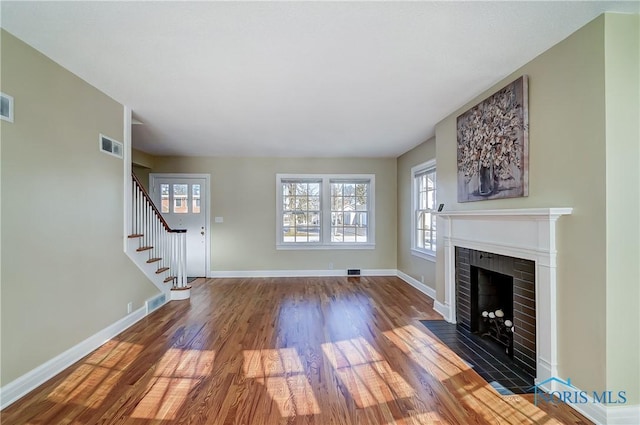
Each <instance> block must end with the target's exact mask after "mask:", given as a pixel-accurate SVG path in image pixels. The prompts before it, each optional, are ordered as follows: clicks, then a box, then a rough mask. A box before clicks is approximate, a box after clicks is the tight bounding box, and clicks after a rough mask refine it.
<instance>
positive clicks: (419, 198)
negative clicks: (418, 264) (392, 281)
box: [411, 160, 437, 259]
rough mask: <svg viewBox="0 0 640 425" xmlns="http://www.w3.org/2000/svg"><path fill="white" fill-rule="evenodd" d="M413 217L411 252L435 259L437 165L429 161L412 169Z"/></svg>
mask: <svg viewBox="0 0 640 425" xmlns="http://www.w3.org/2000/svg"><path fill="white" fill-rule="evenodd" d="M411 175H412V192H413V202H412V204H413V217H412V229H413V232H412V238H411V242H412V243H411V245H412V246H411V251H412V253H413V254H414V255H417V256H419V257H422V258H427V259H434V258H435V253H436V231H437V229H436V215H435V212H436V205H437V204H436V164H435V161H434V160H433V161H428V162H426V163H424V164H420V165H418V166H416V167H413V168H412V169H411Z"/></svg>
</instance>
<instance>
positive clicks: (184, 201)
mask: <svg viewBox="0 0 640 425" xmlns="http://www.w3.org/2000/svg"><path fill="white" fill-rule="evenodd" d="M149 177H150V186H151V197H152V199H153V202H154V203H155V204H156V207H157V208H158V210H159V211H160V213H161V214H162V216H163V217H164V219H165V220H166V221H167V224H168V225H169V227H171V228H172V229H186V230H187V276H189V277H205V276H206V275H207V251H208V250H207V243H206V241H207V233H208V225H207V223H208V217H209V212H208V211H207V196H208V190H209V188H208V184H207V183H208V179H207V178H206V177H204V176H201V175H198V176H193V175H189V174H184V175H179V174H155V173H154V174H151V175H150V176H149Z"/></svg>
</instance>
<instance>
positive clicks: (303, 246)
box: [276, 243, 376, 251]
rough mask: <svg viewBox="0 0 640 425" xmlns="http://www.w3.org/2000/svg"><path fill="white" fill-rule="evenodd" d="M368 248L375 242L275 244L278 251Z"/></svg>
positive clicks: (374, 246) (371, 247) (373, 245)
mask: <svg viewBox="0 0 640 425" xmlns="http://www.w3.org/2000/svg"><path fill="white" fill-rule="evenodd" d="M326 249H332V250H342V249H345V250H354V249H362V250H370V249H376V244H375V243H359V244H284V243H282V244H276V250H278V251H305V250H326Z"/></svg>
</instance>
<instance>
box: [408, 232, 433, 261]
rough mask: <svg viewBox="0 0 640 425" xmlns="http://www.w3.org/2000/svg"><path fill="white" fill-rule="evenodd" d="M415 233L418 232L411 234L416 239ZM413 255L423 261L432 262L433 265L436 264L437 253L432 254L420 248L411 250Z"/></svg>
mask: <svg viewBox="0 0 640 425" xmlns="http://www.w3.org/2000/svg"><path fill="white" fill-rule="evenodd" d="M415 233H416V232H411V234H412V235H414V236H413V237H414V238H415ZM411 255H413V256H414V257H418V258H422V259H423V260H427V261H431V262H432V263H435V262H436V254H435V252H434V253H431V252H427V251H422V250H419V249H418V248H411Z"/></svg>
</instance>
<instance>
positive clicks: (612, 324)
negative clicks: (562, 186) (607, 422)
mask: <svg viewBox="0 0 640 425" xmlns="http://www.w3.org/2000/svg"><path fill="white" fill-rule="evenodd" d="M604 26H605V86H606V89H607V90H606V122H607V130H606V138H607V145H606V176H607V189H606V190H607V196H606V214H607V239H606V248H607V257H606V262H607V278H606V279H607V290H606V296H607V303H606V308H607V329H606V332H607V339H606V341H607V387H608V388H616V389H618V388H619V389H623V390H624V389H626V390H627V391H629V392H631V391H633V393H634V396H635V397H633V399H632V400H635V402H636V403H637V402H638V401H640V308H639V307H638V306H639V305H640V304H639V302H638V301H639V299H640V261H638V259H640V242H639V241H640V196H639V194H640V172H639V170H640V161H639V160H638V158H639V157H640V16H639V15H615V14H607V15H605V22H604Z"/></svg>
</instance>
